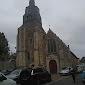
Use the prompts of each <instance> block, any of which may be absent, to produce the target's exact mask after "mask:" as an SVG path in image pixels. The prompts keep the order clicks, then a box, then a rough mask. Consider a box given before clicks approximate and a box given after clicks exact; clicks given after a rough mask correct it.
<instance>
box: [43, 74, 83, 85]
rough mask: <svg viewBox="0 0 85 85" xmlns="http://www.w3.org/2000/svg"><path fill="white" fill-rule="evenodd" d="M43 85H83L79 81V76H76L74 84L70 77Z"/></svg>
mask: <svg viewBox="0 0 85 85" xmlns="http://www.w3.org/2000/svg"><path fill="white" fill-rule="evenodd" d="M44 85H84V84H83V83H82V80H81V74H77V76H76V82H75V83H74V82H73V79H72V77H71V76H69V77H67V78H64V79H60V80H56V81H53V82H51V83H47V84H44Z"/></svg>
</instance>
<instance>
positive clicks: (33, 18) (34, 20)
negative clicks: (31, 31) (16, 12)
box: [23, 0, 42, 27]
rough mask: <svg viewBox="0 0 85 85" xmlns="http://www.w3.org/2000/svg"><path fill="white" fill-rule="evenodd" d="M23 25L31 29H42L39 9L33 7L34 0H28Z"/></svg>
mask: <svg viewBox="0 0 85 85" xmlns="http://www.w3.org/2000/svg"><path fill="white" fill-rule="evenodd" d="M23 24H24V25H27V26H31V27H32V26H38V27H42V22H41V16H40V13H39V8H38V7H37V6H35V1H34V0H29V6H27V7H26V9H25V14H24V16H23Z"/></svg>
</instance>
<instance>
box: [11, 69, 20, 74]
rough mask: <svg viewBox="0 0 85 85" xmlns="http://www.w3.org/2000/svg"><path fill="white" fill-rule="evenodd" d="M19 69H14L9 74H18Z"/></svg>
mask: <svg viewBox="0 0 85 85" xmlns="http://www.w3.org/2000/svg"><path fill="white" fill-rule="evenodd" d="M20 71H21V70H14V71H13V72H12V73H11V74H16V75H18V74H19V73H20Z"/></svg>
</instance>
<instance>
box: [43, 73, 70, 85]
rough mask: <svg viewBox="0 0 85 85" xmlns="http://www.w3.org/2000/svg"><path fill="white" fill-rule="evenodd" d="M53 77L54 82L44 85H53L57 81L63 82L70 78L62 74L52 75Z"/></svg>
mask: <svg viewBox="0 0 85 85" xmlns="http://www.w3.org/2000/svg"><path fill="white" fill-rule="evenodd" d="M51 77H52V81H51V82H48V83H46V84H44V85H50V84H52V83H54V82H56V81H59V80H62V79H64V78H67V77H69V76H61V75H60V74H51Z"/></svg>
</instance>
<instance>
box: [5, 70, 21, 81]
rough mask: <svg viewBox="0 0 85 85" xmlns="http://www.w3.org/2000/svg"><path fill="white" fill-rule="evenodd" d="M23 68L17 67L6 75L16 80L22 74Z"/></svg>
mask: <svg viewBox="0 0 85 85" xmlns="http://www.w3.org/2000/svg"><path fill="white" fill-rule="evenodd" d="M20 72H21V69H16V70H14V71H12V72H11V73H10V74H8V75H6V77H7V78H9V79H12V80H14V81H16V80H17V79H18V77H19V75H20Z"/></svg>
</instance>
